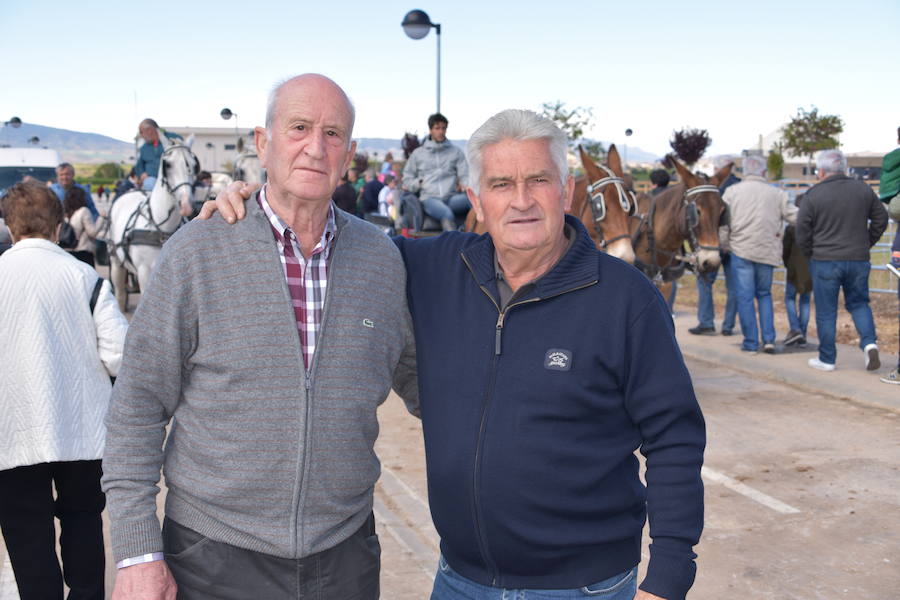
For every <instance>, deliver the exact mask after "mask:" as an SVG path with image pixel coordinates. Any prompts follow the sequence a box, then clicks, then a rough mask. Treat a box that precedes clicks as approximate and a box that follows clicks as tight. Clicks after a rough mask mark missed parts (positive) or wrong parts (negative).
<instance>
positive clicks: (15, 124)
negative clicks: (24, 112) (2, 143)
mask: <svg viewBox="0 0 900 600" xmlns="http://www.w3.org/2000/svg"><path fill="white" fill-rule="evenodd" d="M21 126H22V119H20V118H19V117H13V118H12V119H10V120H9V121H3V128H4V129H6V128H7V127H12V128H13V129H18V128H19V127H21ZM6 145H7V146H9V144H6Z"/></svg>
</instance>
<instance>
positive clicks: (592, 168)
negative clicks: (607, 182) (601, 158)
mask: <svg viewBox="0 0 900 600" xmlns="http://www.w3.org/2000/svg"><path fill="white" fill-rule="evenodd" d="M578 154H579V156H580V157H581V166H582V167H584V172H585V173H587V176H588V177H589V178H590V179H591V180H592V181H593V180H597V179H600V178H601V177H602V176H601V175H600V169H598V168H597V165H596V164H594V161H593V159H592V158H591V157H590V156H588V154H587V152H585V151H584V148H582V147H581V144H578Z"/></svg>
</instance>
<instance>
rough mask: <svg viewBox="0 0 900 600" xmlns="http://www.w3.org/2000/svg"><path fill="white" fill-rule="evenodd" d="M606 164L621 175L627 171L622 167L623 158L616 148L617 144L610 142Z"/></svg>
mask: <svg viewBox="0 0 900 600" xmlns="http://www.w3.org/2000/svg"><path fill="white" fill-rule="evenodd" d="M606 165H607V166H608V167H609V168H610V169H612V172H613V173H615V174H616V175H617V176H619V177H621V176H622V173H624V172H625V171H624V170H623V169H622V159H621V158H620V157H619V151H618V150H616V145H615V144H610V145H609V150H607V151H606Z"/></svg>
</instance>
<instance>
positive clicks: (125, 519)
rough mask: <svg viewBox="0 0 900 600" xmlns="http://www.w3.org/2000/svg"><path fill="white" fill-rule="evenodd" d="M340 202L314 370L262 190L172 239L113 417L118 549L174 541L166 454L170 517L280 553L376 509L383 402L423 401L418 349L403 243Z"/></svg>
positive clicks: (343, 530)
mask: <svg viewBox="0 0 900 600" xmlns="http://www.w3.org/2000/svg"><path fill="white" fill-rule="evenodd" d="M335 212H336V213H337V234H336V238H335V245H334V248H333V251H332V255H331V259H330V263H329V272H328V290H327V293H326V297H325V307H324V314H323V329H322V331H321V334H320V337H319V340H318V343H317V346H316V352H315V355H314V357H313V360H312V365H311V368H310V370H309V372H308V373H305V371H304V368H303V359H302V356H301V353H300V338H299V335H298V333H297V326H296V321H295V317H294V312H293V309H292V307H291V301H290V295H289V292H288V289H287V284H286V283H285V278H284V272H283V267H282V265H281V262H280V260H279V256H278V250H277V246H276V244H275V239H274V237H273V235H272V230H271V227H270V226H269V223H268V221H267V220H266V217H265V215H264V213H263V212H262V210H261V209H260V208H259V206H258V205H257V203H256V202H255V201H250V202H247V218H246V219H244V220H243V221H240V222H238V223H237V224H236V225H228V224H226V223H225V222H224V221H223V220H222V219H221V218H219V217H214V218H213V219H211V220H209V221H194V222H191V223H189V224H188V225H186V226H185V227H182V228H181V229H180V230H179V231H178V232H177V233H176V234H175V235H174V236H173V237H172V238H171V239H170V240H169V241H168V242H166V244H165V246H164V247H163V250H162V254H161V255H160V258H159V260H158V261H157V263H156V267H155V271H154V274H153V277H152V279H151V282H150V284H149V286H148V288H147V289H146V290H144V291H143V296H142V299H141V303H140V306H139V307H138V309H137V311H136V312H135V315H134V319H133V320H132V322H131V326H130V328H129V331H128V336H127V339H126V342H125V357H124V360H123V364H122V368H121V370H120V371H119V377H118V380H117V382H116V385H115V388H114V391H113V395H112V400H111V406H110V409H109V414H108V417H107V419H106V425H107V428H108V432H107V437H106V450H105V455H104V459H103V473H104V474H103V480H102V482H103V489H104V491H105V492H106V494H107V498H108V506H109V513H110V518H111V537H112V544H113V553H114V556H115V559H116V560H117V561H118V560H122V559H124V558H128V557H134V556H140V555H142V554H146V553H150V552H160V551H162V538H161V533H160V524H159V520H158V518H157V516H156V502H155V498H156V494H157V493H158V491H159V488H158V487H157V485H156V484H157V483H158V481H159V475H160V467H161V466H163V473H164V475H165V478H166V485H167V486H168V495H167V497H166V507H165V510H166V514H167V515H168V516H169V517H171V518H172V519H174V520H175V521H177V522H178V523H180V524H182V525H184V526H186V527H189V528H191V529H194V530H196V531H197V532H199V533H201V534H203V535H204V536H206V537H209V538H212V539H214V540H217V541H221V542H226V543H228V544H232V545H234V546H238V547H241V548H247V549H251V550H255V551H259V552H264V553H267V554H271V555H275V556H279V557H288V558H299V557H303V556H307V555H310V554H313V553H315V552H319V551H321V550H325V549H328V548H331V547H333V546H334V545H336V544H338V543H339V542H341V541H343V540H344V539H346V538H347V537H349V536H350V534H352V533H353V532H354V531H356V530H357V529H359V527H360V526H361V525H362V524H363V521H364V520H365V519H366V517H367V516H368V515H369V513H370V511H371V509H372V493H373V488H374V485H375V481H376V480H377V479H378V475H379V473H380V463H379V461H378V458H377V457H376V456H375V452H374V449H373V445H374V443H375V438H376V437H377V435H378V422H377V419H376V409H377V407H378V405H379V404H381V403H382V402H383V401H384V399H385V397H386V396H387V394H388V392H389V391H390V388H391V385H392V381H395V382H396V387H397V391H398V393H400V394H401V396H402V397H403V398H404V399H405V400H406V401H407V403H408V404H409V405H410V407H414V406H415V402H416V379H415V349H414V342H413V335H412V328H411V322H410V317H409V312H408V309H407V304H406V290H405V288H406V272H405V270H404V267H403V263H402V260H401V258H400V255H399V252H398V251H397V248H396V247H395V246H394V244H393V243H391V241H390V240H389V239H388V238H387V237H386V236H385V235H384V234H383V233H381V232H380V231H379V230H378V229H376V228H375V227H374V226H372V225H370V224H369V223H366V222H364V221H361V220H359V219H357V218H355V217H351V216H349V215H347V214H346V213H343V212H341V211H338V210H335ZM170 419H171V429H170V432H169V437H168V440H166V444H165V449H163V440H164V438H165V430H166V426H167V424H168V423H169V421H170Z"/></svg>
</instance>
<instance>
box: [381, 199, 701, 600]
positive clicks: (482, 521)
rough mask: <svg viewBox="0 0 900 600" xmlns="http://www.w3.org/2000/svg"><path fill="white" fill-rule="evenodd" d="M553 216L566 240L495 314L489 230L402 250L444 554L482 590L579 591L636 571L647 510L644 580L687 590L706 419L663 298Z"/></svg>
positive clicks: (674, 591)
mask: <svg viewBox="0 0 900 600" xmlns="http://www.w3.org/2000/svg"><path fill="white" fill-rule="evenodd" d="M566 219H567V222H568V223H569V224H570V225H572V226H573V227H574V228H575V229H576V231H577V232H578V237H577V239H576V240H575V242H574V243H573V245H572V247H570V248H569V250H568V252H567V253H566V254H565V255H564V256H563V258H562V259H561V260H560V261H559V263H558V264H557V265H556V266H555V267H554V268H553V269H551V270H550V271H549V272H548V273H546V274H545V275H544V276H543V277H541V278H540V279H539V280H538V282H537V285H536V286H535V288H534V290H533V291H532V292H531V293H529V294H527V295H526V296H524V297H523V298H518V299H516V300H515V301H513V302H511V303H510V305H509V306H508V307H507V308H506V310H505V311H504V312H502V313H501V312H500V310H499V308H498V306H499V294H498V292H497V282H496V278H495V270H494V247H493V244H492V242H491V238H490V237H489V236H488V235H483V236H476V235H474V234H463V233H456V232H451V233H445V234H443V235H441V236H439V237H436V238H431V239H425V240H417V241H415V242H412V243H411V242H409V241H408V240H403V239H398V240H397V245H398V246H399V248H400V251H401V253H402V254H403V256H404V259H405V261H406V267H407V272H408V279H407V282H408V287H407V292H408V297H409V304H410V310H411V312H412V315H413V322H414V325H415V334H416V346H417V359H418V372H419V394H420V410H421V417H422V424H423V429H424V434H425V448H426V459H427V469H428V496H429V503H430V506H431V513H432V516H433V518H434V523H435V527H436V528H437V531H438V533H439V534H440V536H441V551H442V553H443V554H444V557H445V558H446V560H447V562H448V563H449V565H450V566H451V567H452V568H453V569H454V570H456V571H457V572H458V573H460V574H461V575H463V576H464V577H467V578H469V579H471V580H473V581H476V582H478V583H481V584H484V585H491V586H496V587H505V588H540V589H567V588H577V587H581V586H584V585H588V584H591V583H594V582H597V581H600V580H602V579H605V578H608V577H611V576H613V575H615V574H617V573H621V572H623V571H625V570H627V569H630V568H632V567H634V566H635V565H636V564H637V563H638V562H639V561H640V545H641V531H642V528H643V525H644V521H645V519H646V515H647V512H648V510H649V514H650V535H651V537H652V545H651V547H650V552H651V556H650V564H649V567H648V571H647V577H646V579H645V580H644V582H643V583H642V584H641V588H642V589H644V590H646V591H648V592H650V593H653V594H656V595H659V596H662V597H664V598H667V599H669V600H676V599H678V598H683V597H684V596H685V594H686V593H687V590H688V589H689V588H690V586H691V584H692V583H693V580H694V573H695V565H694V558H695V557H696V555H695V554H694V553H693V550H692V547H693V545H694V544H696V543H697V542H698V540H699V537H700V532H701V530H702V526H703V484H702V481H701V479H700V467H701V464H702V460H703V449H704V446H705V429H704V422H703V416H702V414H701V412H700V407H699V406H698V404H697V401H696V398H695V396H694V391H693V387H692V384H691V380H690V376H689V374H688V372H687V369H686V367H685V365H684V361H683V359H682V356H681V353H680V351H679V349H678V345H677V343H676V341H675V334H674V327H673V324H672V319H671V316H670V314H669V311H668V308H667V306H666V303H665V301H664V300H663V299H662V297H661V296H660V295H659V293H658V292H657V291H656V289H655V288H654V287H653V286H652V285H651V284H650V282H649V281H648V280H647V279H646V278H645V277H644V276H643V275H642V274H641V273H640V272H638V271H637V270H636V269H634V268H633V267H631V266H629V265H627V264H626V263H624V262H622V261H620V260H618V259H616V258H613V257H610V256H608V255H606V254H604V253H601V252H598V251H597V250H596V248H595V247H594V245H593V243H592V242H591V239H590V237H589V236H588V234H587V231H586V230H585V229H584V227H583V226H582V225H581V223H580V222H579V221H577V220H576V219H572V218H570V217H568V216H567V217H566ZM637 449H640V450H641V452H642V453H643V454H644V455H645V456H646V459H647V482H648V488H647V489H646V490H645V488H644V485H643V484H642V483H641V481H640V478H639V477H638V459H637V457H636V456H635V454H634V452H635V450H637Z"/></svg>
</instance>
